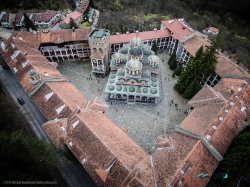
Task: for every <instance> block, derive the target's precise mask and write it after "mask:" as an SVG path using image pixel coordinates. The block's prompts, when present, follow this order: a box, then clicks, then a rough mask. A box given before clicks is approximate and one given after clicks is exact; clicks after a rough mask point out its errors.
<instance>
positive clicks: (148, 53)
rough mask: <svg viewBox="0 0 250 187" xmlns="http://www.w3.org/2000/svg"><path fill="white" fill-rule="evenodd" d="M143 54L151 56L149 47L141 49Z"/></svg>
mask: <svg viewBox="0 0 250 187" xmlns="http://www.w3.org/2000/svg"><path fill="white" fill-rule="evenodd" d="M143 54H145V55H151V54H152V51H151V48H150V47H149V46H145V47H143Z"/></svg>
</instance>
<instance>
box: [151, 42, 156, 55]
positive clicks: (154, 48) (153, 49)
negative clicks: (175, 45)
mask: <svg viewBox="0 0 250 187" xmlns="http://www.w3.org/2000/svg"><path fill="white" fill-rule="evenodd" d="M151 50H152V51H154V52H155V53H156V52H157V45H156V42H155V41H154V43H153V45H152V49H151Z"/></svg>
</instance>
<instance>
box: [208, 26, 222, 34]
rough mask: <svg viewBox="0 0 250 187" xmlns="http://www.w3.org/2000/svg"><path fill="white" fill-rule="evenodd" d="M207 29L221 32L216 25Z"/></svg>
mask: <svg viewBox="0 0 250 187" xmlns="http://www.w3.org/2000/svg"><path fill="white" fill-rule="evenodd" d="M207 30H209V31H212V32H216V33H217V32H219V29H217V28H215V27H209V28H207Z"/></svg>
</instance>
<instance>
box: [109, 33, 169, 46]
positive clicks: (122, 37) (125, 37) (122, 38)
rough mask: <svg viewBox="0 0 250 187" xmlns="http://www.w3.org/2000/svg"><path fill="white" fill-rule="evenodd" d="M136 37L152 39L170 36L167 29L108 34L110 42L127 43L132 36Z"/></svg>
mask: <svg viewBox="0 0 250 187" xmlns="http://www.w3.org/2000/svg"><path fill="white" fill-rule="evenodd" d="M137 34H138V37H139V38H141V39H142V40H153V39H158V38H167V37H170V32H169V31H168V30H155V31H147V32H138V33H128V34H117V35H111V36H110V44H118V43H127V42H129V41H130V40H131V39H132V38H134V37H136V36H137Z"/></svg>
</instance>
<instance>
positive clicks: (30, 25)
mask: <svg viewBox="0 0 250 187" xmlns="http://www.w3.org/2000/svg"><path fill="white" fill-rule="evenodd" d="M23 16H24V25H25V28H26V30H27V31H29V29H30V28H31V29H32V30H36V26H35V25H34V23H33V21H31V20H30V18H29V17H28V16H27V14H26V13H23Z"/></svg>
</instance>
